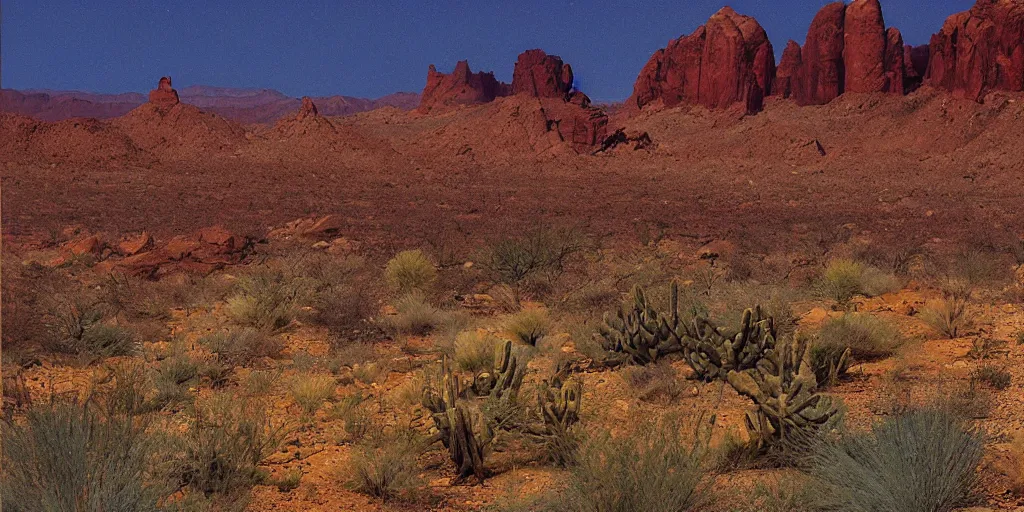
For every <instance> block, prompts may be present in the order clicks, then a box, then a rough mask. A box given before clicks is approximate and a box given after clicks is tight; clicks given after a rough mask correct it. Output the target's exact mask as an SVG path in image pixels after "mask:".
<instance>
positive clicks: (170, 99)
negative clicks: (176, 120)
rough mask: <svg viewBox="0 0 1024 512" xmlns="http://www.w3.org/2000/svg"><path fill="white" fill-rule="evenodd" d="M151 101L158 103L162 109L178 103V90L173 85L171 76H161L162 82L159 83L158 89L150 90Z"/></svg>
mask: <svg viewBox="0 0 1024 512" xmlns="http://www.w3.org/2000/svg"><path fill="white" fill-rule="evenodd" d="M149 102H150V103H152V104H153V105H156V106H157V108H160V109H165V110H166V109H169V108H171V107H173V106H175V105H177V104H178V103H180V100H179V99H178V91H176V90H174V89H173V88H172V87H171V77H169V76H165V77H161V78H160V83H159V84H157V86H156V89H153V90H152V91H149Z"/></svg>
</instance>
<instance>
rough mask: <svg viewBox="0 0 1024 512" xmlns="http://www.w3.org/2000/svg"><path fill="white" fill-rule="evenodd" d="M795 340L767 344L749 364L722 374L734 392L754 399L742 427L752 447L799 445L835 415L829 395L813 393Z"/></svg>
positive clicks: (802, 353) (811, 377)
mask: <svg viewBox="0 0 1024 512" xmlns="http://www.w3.org/2000/svg"><path fill="white" fill-rule="evenodd" d="M806 356H807V345H806V344H805V343H801V342H800V341H799V340H797V341H794V342H792V343H780V344H779V346H777V347H775V348H772V349H769V350H768V351H767V352H766V353H765V354H764V357H763V358H761V360H760V361H758V362H757V365H756V367H755V368H750V369H745V370H732V371H730V372H729V373H728V375H727V380H728V382H729V384H730V385H731V386H732V387H733V389H735V390H736V392H737V393H739V394H741V395H743V396H746V397H748V398H750V399H751V400H753V401H754V404H755V409H754V410H753V411H750V412H748V413H747V415H746V424H747V429H748V431H749V433H750V435H751V439H752V440H753V441H755V443H756V444H757V447H758V449H762V450H763V449H765V448H768V447H771V446H779V445H788V446H799V445H800V444H801V443H802V442H804V441H806V440H807V439H808V438H809V437H811V436H813V435H814V434H815V433H817V432H818V430H820V429H821V428H822V427H823V426H824V425H826V424H827V423H828V421H829V420H830V419H832V417H833V416H835V415H836V414H837V409H836V407H835V405H834V404H833V403H832V400H831V399H830V398H829V397H828V396H826V395H822V394H820V393H817V391H816V390H817V384H818V383H817V380H816V378H815V376H814V371H813V370H812V369H811V367H810V364H809V363H808V361H807V357H806Z"/></svg>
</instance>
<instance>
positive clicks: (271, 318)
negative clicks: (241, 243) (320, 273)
mask: <svg viewBox="0 0 1024 512" xmlns="http://www.w3.org/2000/svg"><path fill="white" fill-rule="evenodd" d="M307 285H308V283H307V282H305V281H303V280H301V279H295V278H294V277H293V276H291V275H289V274H288V273H286V272H284V271H282V270H281V269H278V268H272V267H260V268H256V269H253V270H251V271H250V272H249V273H247V274H246V275H243V276H242V277H240V278H239V279H238V283H237V291H236V292H235V294H234V295H232V296H231V297H229V298H228V301H227V313H228V315H229V316H230V317H231V318H232V319H233V320H234V321H235V322H237V323H239V324H241V325H243V326H248V327H253V328H255V329H261V330H266V331H276V330H280V329H283V328H285V327H287V326H288V325H289V324H291V323H292V320H294V319H295V317H296V315H298V312H299V307H300V306H301V305H302V304H301V303H302V300H303V298H304V297H305V296H306V295H307V294H308V289H307Z"/></svg>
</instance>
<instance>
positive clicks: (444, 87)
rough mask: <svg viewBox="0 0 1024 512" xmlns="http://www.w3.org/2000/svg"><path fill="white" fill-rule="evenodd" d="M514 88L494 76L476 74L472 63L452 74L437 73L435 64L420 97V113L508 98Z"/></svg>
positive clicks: (467, 63) (460, 64)
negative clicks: (503, 97) (471, 69)
mask: <svg viewBox="0 0 1024 512" xmlns="http://www.w3.org/2000/svg"><path fill="white" fill-rule="evenodd" d="M510 93H511V87H510V86H509V85H508V84H506V83H503V82H499V81H498V80H497V79H496V78H494V73H484V72H479V73H473V72H471V71H470V70H469V62H467V61H464V60H463V61H459V63H458V64H456V65H455V71H453V72H452V73H450V74H447V75H446V74H444V73H438V72H437V69H436V68H435V67H434V65H433V64H431V65H430V68H429V69H428V70H427V85H426V87H424V88H423V94H422V95H421V97H420V106H419V110H420V111H421V112H429V111H431V110H435V109H438V108H444V107H451V106H455V105H473V104H478V103H487V102H490V101H494V98H497V97H499V96H508V95H509V94H510Z"/></svg>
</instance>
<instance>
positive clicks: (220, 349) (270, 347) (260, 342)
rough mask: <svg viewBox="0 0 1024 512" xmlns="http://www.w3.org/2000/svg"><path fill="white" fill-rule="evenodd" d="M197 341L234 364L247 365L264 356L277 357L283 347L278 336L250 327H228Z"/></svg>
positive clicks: (282, 341)
mask: <svg viewBox="0 0 1024 512" xmlns="http://www.w3.org/2000/svg"><path fill="white" fill-rule="evenodd" d="M197 341H198V343H199V344H200V345H203V346H205V347H206V348H207V350H209V351H210V352H212V353H214V354H216V355H218V356H219V357H220V358H221V359H222V360H223V361H225V362H226V363H228V364H232V365H235V366H249V365H252V364H253V363H255V362H257V361H259V360H260V359H263V358H266V357H270V358H273V357H277V356H279V355H280V354H281V351H282V350H283V349H284V340H282V339H281V337H280V336H277V335H275V334H272V333H269V332H266V331H261V330H259V329H255V328H252V327H240V328H238V327H235V328H230V329H228V330H227V331H222V332H217V333H214V334H208V335H206V336H203V337H201V338H199V340H197Z"/></svg>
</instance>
